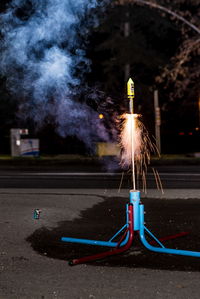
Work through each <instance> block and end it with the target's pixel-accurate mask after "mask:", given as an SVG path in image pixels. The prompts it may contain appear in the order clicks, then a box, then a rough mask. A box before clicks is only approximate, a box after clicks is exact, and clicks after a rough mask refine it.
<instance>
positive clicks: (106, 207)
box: [0, 188, 200, 299]
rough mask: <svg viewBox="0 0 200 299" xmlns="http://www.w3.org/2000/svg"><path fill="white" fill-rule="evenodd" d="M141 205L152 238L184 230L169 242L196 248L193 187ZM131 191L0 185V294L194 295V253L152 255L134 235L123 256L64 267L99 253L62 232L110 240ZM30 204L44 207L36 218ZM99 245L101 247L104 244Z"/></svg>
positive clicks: (75, 298)
mask: <svg viewBox="0 0 200 299" xmlns="http://www.w3.org/2000/svg"><path fill="white" fill-rule="evenodd" d="M155 192H156V193H154V190H150V193H149V198H143V199H142V201H143V203H144V204H145V210H146V214H145V219H146V226H147V227H148V229H150V230H151V231H152V232H153V233H155V234H156V236H157V237H163V236H166V235H168V234H174V233H178V232H180V231H189V233H190V234H189V235H187V236H185V237H183V238H179V239H176V240H171V241H166V242H165V243H164V244H165V245H166V246H167V247H172V248H180V249H188V250H190V249H191V250H200V235H199V225H200V220H199V210H200V194H199V192H198V190H196V191H195V190H191V189H190V190H167V191H166V194H165V197H163V198H161V199H160V197H158V198H157V199H156V198H155V197H154V194H158V191H155ZM128 193H129V190H122V191H121V193H120V194H119V193H117V190H103V189H100V190H92V189H78V190H73V189H62V190H61V189H19V188H18V189H0V210H1V217H0V228H1V234H0V298H1V299H55V298H57V299H118V298H120V299H132V298H135V299H141V298H142V299H171V298H174V299H199V297H200V285H199V279H200V273H199V270H200V261H199V258H192V257H184V256H173V255H166V254H157V253H153V252H150V251H148V250H146V249H145V248H144V247H143V246H141V245H140V243H139V242H138V240H137V239H136V240H134V244H133V247H132V248H131V249H130V250H129V251H127V252H126V253H124V254H122V255H118V256H115V257H110V258H106V259H104V260H99V261H98V262H92V263H89V264H82V265H77V266H74V267H70V266H69V265H68V262H67V261H68V260H69V259H70V258H74V257H75V258H76V257H79V256H84V255H89V254H92V253H96V252H99V251H100V250H102V249H101V248H99V247H98V248H96V246H84V245H78V246H77V245H75V244H67V243H63V242H61V241H60V237H61V236H67V237H70V236H71V237H80V238H92V239H100V240H108V239H109V238H110V237H111V236H112V235H113V233H115V232H116V230H118V229H119V228H120V226H121V225H123V224H124V221H125V203H126V202H127V200H128ZM35 208H40V209H41V210H42V212H41V217H40V219H39V220H35V219H34V218H33V211H34V209H35ZM103 250H105V249H103Z"/></svg>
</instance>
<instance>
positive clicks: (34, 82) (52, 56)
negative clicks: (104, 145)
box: [0, 0, 108, 146]
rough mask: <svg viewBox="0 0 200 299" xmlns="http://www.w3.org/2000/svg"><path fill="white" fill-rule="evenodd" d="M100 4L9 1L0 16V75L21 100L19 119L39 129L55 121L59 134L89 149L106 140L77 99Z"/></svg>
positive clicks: (57, 0) (60, 0) (73, 0)
mask: <svg viewBox="0 0 200 299" xmlns="http://www.w3.org/2000/svg"><path fill="white" fill-rule="evenodd" d="M103 2H105V1H101V5H100V4H99V3H98V2H97V1H96V0H41V1H40V0H13V1H12V2H11V4H10V5H9V6H8V8H7V10H6V12H4V13H3V14H1V15H0V27H1V34H2V36H3V39H2V41H1V45H0V72H1V74H2V75H3V76H6V77H7V84H8V87H9V89H10V91H11V92H12V93H13V94H14V95H16V96H17V97H19V96H20V97H21V99H22V100H21V102H20V105H19V111H20V115H21V117H22V118H24V119H25V118H30V117H31V118H32V119H33V120H34V121H35V123H36V124H37V125H38V126H42V124H43V122H44V121H46V119H48V117H49V116H50V117H51V118H52V117H53V119H54V122H55V123H56V125H57V130H58V132H59V134H61V135H62V136H67V135H72V136H74V135H75V136H77V137H78V138H79V139H81V140H83V141H84V142H85V144H86V145H87V146H91V145H92V142H93V141H94V139H95V138H96V137H97V136H99V137H100V138H101V139H104V140H108V135H107V133H106V130H105V128H104V127H103V125H102V124H101V122H100V120H99V119H98V115H97V113H96V112H95V111H93V110H92V109H91V108H90V107H89V106H88V105H86V104H85V103H80V102H78V101H77V100H76V94H79V91H80V90H81V88H82V87H83V75H84V73H85V72H87V71H89V69H90V61H89V60H88V59H87V58H86V53H85V50H86V47H87V36H88V33H89V30H90V28H91V27H94V26H97V25H98V20H97V17H95V9H96V8H102V5H103Z"/></svg>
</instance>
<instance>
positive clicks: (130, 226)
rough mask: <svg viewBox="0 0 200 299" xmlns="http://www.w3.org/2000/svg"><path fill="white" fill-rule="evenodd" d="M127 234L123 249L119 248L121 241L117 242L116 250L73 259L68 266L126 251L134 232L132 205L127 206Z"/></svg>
mask: <svg viewBox="0 0 200 299" xmlns="http://www.w3.org/2000/svg"><path fill="white" fill-rule="evenodd" d="M127 231H128V233H129V239H128V242H127V243H126V245H124V246H123V247H119V245H120V242H121V240H120V241H119V243H118V245H117V247H116V248H114V249H112V250H109V251H105V252H102V253H97V254H94V255H90V256H86V257H82V258H79V259H73V260H71V261H69V265H71V266H72V265H78V264H82V263H86V262H91V261H94V260H98V259H102V258H105V257H107V256H112V255H116V254H119V253H122V252H124V251H126V250H128V249H129V248H130V247H131V245H132V242H133V237H134V231H133V205H132V204H129V207H128V229H127Z"/></svg>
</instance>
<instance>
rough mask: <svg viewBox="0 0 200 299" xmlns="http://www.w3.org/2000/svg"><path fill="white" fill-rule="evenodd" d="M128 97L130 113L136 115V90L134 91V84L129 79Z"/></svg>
mask: <svg viewBox="0 0 200 299" xmlns="http://www.w3.org/2000/svg"><path fill="white" fill-rule="evenodd" d="M127 96H128V99H129V112H130V113H131V114H133V113H134V109H133V100H134V97H135V90H134V82H133V80H132V79H131V78H129V80H128V82H127Z"/></svg>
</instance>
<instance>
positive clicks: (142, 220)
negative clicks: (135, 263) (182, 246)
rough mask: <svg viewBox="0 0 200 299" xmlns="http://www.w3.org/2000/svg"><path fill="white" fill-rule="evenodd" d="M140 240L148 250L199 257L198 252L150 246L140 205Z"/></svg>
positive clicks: (142, 207) (199, 253)
mask: <svg viewBox="0 0 200 299" xmlns="http://www.w3.org/2000/svg"><path fill="white" fill-rule="evenodd" d="M139 233H140V240H141V242H142V244H143V245H144V246H145V247H146V248H147V249H149V250H151V251H154V252H160V253H168V254H177V255H185V256H193V257H200V252H198V251H189V250H179V249H171V248H161V247H155V246H152V245H150V244H149V243H148V242H147V240H146V238H145V233H144V205H140V232H139Z"/></svg>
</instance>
